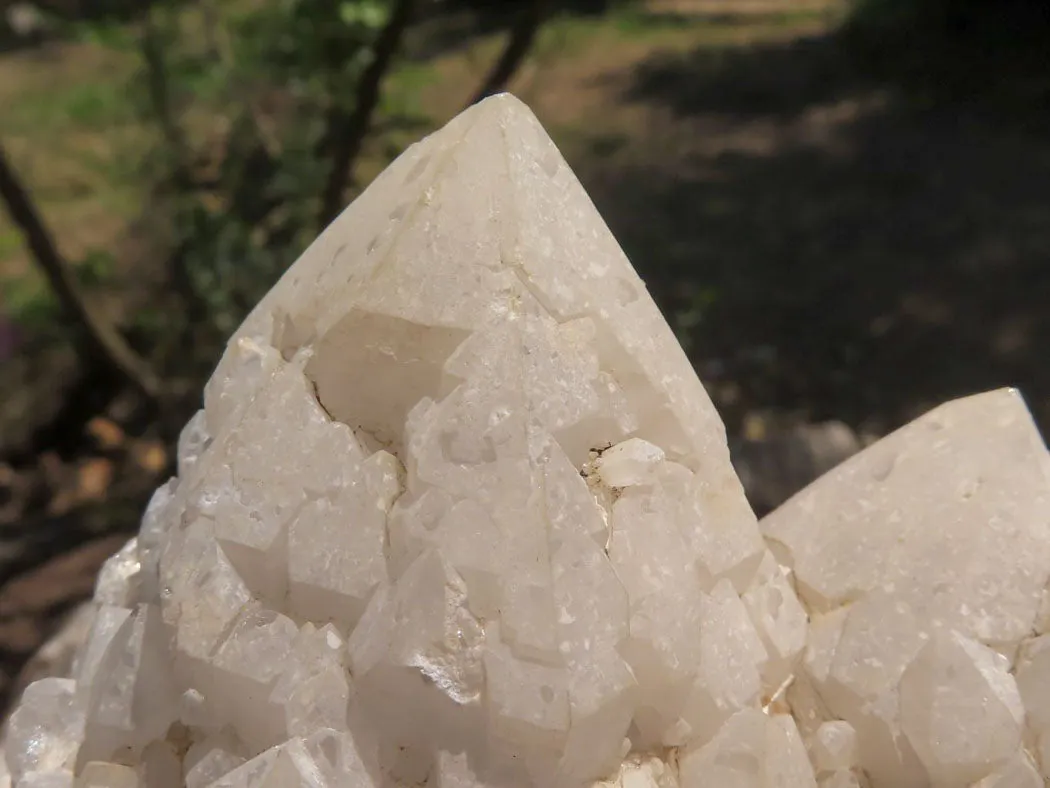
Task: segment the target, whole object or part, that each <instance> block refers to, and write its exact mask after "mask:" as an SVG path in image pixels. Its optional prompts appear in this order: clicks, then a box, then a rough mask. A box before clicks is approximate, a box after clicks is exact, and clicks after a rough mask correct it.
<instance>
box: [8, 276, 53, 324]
mask: <svg viewBox="0 0 1050 788" xmlns="http://www.w3.org/2000/svg"><path fill="white" fill-rule="evenodd" d="M0 307H2V308H3V311H4V313H5V316H6V317H7V318H8V319H9V320H11V322H13V323H14V324H15V325H17V326H19V327H20V328H23V329H25V330H27V331H30V332H32V331H37V330H42V329H45V328H47V327H48V326H50V325H52V324H53V323H54V322H55V321H56V320H57V319H58V317H59V308H58V302H57V301H56V300H55V297H54V295H52V293H51V291H50V290H49V289H48V288H47V286H46V285H45V284H44V281H43V279H41V277H40V276H39V275H37V274H36V272H27V273H25V274H22V275H21V276H12V277H9V278H7V279H4V280H2V281H0Z"/></svg>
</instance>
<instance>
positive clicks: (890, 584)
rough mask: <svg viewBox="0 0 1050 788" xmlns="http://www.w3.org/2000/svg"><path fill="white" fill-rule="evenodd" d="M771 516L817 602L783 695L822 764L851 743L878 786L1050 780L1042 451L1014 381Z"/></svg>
mask: <svg viewBox="0 0 1050 788" xmlns="http://www.w3.org/2000/svg"><path fill="white" fill-rule="evenodd" d="M762 527H763V532H764V534H765V536H766V537H767V539H769V540H770V543H771V544H772V545H774V551H775V552H776V554H777V556H778V557H779V558H781V560H783V561H784V562H785V563H786V564H788V565H789V566H791V567H792V568H793V570H794V576H795V580H796V584H797V588H798V591H799V594H800V596H801V598H802V601H803V602H804V603H805V604H806V605H807V606H808V608H809V610H810V614H811V622H812V623H811V628H810V634H809V640H808V644H807V648H806V653H805V658H804V661H803V669H802V671H801V672H800V675H799V676H798V680H797V681H796V682H795V684H794V685H793V686H792V688H791V689H790V690H789V691H788V700H789V701H790V702H791V703H792V706H793V709H794V711H795V714H796V717H797V718H798V720H799V723H800V726H801V727H802V729H803V731H804V732H806V733H810V732H812V736H813V741H814V743H813V745H812V746H811V751H813V752H815V753H816V759H815V763H816V764H818V767H819V768H821V769H823V768H838V764H837V763H835V759H837V758H839V757H840V756H839V755H837V754H834V753H833V751H834V750H840V751H842V752H845V751H846V750H847V749H850V750H853V751H854V752H855V753H856V763H855V764H854V765H856V766H860V767H862V768H863V769H864V770H865V771H866V772H867V774H868V775H869V776H870V778H871V780H872V782H873V783H874V784H875V785H877V786H901V788H908V787H910V786H915V787H916V788H918V787H919V786H927V785H935V786H969V785H975V786H976V785H980V786H990V785H1018V786H1020V785H1032V786H1035V785H1039V784H1042V779H1041V778H1039V777H1038V774H1037V771H1036V766H1035V764H1036V763H1041V764H1042V769H1043V774H1044V776H1047V777H1050V759H1048V758H1047V757H1046V754H1047V752H1046V749H1045V746H1046V742H1047V741H1048V740H1050V715H1048V712H1047V709H1048V708H1050V706H1048V703H1050V660H1048V659H1047V658H1046V656H1045V655H1047V654H1050V651H1047V649H1046V641H1047V637H1048V636H1047V634H1046V633H1047V632H1048V629H1050V616H1048V613H1050V595H1048V581H1050V455H1048V453H1047V450H1046V447H1045V445H1044V444H1043V441H1042V439H1041V438H1040V436H1039V433H1038V431H1037V430H1036V427H1035V425H1034V424H1033V423H1032V419H1031V417H1030V416H1029V414H1028V411H1027V409H1026V408H1025V406H1024V403H1023V401H1022V400H1021V397H1020V395H1019V394H1018V393H1017V392H1016V391H1014V390H1011V389H1003V390H1000V391H993V392H990V393H987V394H980V395H977V396H973V397H968V398H966V399H961V400H957V401H955V402H951V403H948V404H947V405H943V406H942V407H940V408H937V409H936V410H934V411H932V412H930V413H928V414H927V415H926V416H923V417H922V418H920V419H918V420H917V421H915V422H913V423H912V424H909V425H908V426H906V427H904V428H903V429H901V430H898V431H897V432H896V433H894V434H892V435H890V436H888V437H886V438H884V439H883V440H881V441H879V442H878V443H877V444H875V445H874V446H872V447H870V448H868V449H867V450H865V451H864V452H862V453H861V454H859V455H857V456H856V457H854V458H853V459H851V460H849V461H847V462H846V463H845V464H843V465H842V466H840V467H839V468H837V469H836V470H833V471H832V472H830V473H829V474H827V475H826V476H824V477H823V478H822V479H820V480H818V481H817V482H815V483H814V484H813V485H811V486H810V487H809V488H807V489H806V490H804V491H802V492H801V493H799V494H798V495H797V496H795V497H794V498H793V499H792V500H790V501H788V502H787V503H786V504H785V505H784V506H782V507H781V508H780V509H779V510H777V511H775V512H773V513H772V514H771V515H769V516H768V517H767V518H765V519H764V520H763V522H762ZM806 709H808V710H809V713H804V711H803V710H806ZM825 720H827V721H825ZM822 723H823V724H822ZM831 726H834V727H831ZM842 726H845V727H842ZM843 742H848V743H849V744H848V747H847V746H846V745H845V744H843Z"/></svg>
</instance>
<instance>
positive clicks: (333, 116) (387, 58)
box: [318, 0, 416, 227]
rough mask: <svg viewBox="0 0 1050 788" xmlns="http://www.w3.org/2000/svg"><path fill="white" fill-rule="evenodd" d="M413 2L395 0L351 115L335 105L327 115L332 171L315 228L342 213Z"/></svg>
mask: <svg viewBox="0 0 1050 788" xmlns="http://www.w3.org/2000/svg"><path fill="white" fill-rule="evenodd" d="M415 6H416V0H398V1H397V2H396V3H395V4H394V8H393V10H392V11H391V13H390V18H389V19H388V20H387V23H386V25H385V26H384V27H383V29H382V30H381V31H380V32H379V36H378V37H377V38H376V43H375V48H374V52H373V56H372V61H371V62H370V63H369V64H368V67H367V68H366V69H365V70H364V71H363V72H362V73H361V78H360V79H359V80H358V83H357V90H356V91H355V99H356V100H355V103H354V109H353V111H352V112H346V110H345V109H344V108H343V107H342V106H341V105H339V103H338V102H337V103H336V104H335V105H334V106H333V107H332V110H331V111H330V112H329V114H328V119H327V123H326V130H325V135H324V139H325V140H326V141H327V142H328V144H329V145H330V146H331V148H330V151H331V157H332V161H331V169H330V170H329V173H328V180H327V182H326V183H325V187H324V190H323V191H322V192H321V209H320V212H319V214H318V224H319V225H320V226H321V227H325V226H327V225H328V224H329V223H331V221H332V220H333V219H334V218H335V217H336V216H338V215H339V212H340V211H341V210H342V209H343V195H344V194H345V192H346V187H347V184H348V183H349V182H350V175H351V173H352V172H353V168H354V163H355V161H356V160H357V157H358V155H359V154H360V153H361V147H362V146H363V145H364V141H365V137H366V136H367V135H368V129H369V126H371V123H372V115H373V114H374V112H375V109H376V107H377V106H378V105H379V97H380V88H381V87H382V82H383V77H385V76H386V73H387V71H388V70H389V69H390V66H391V64H392V63H393V61H394V55H395V54H396V53H397V50H398V48H399V47H400V46H401V39H402V38H403V36H404V34H405V30H406V29H407V28H408V24H409V22H410V21H411V20H412V14H413V12H414V11H415Z"/></svg>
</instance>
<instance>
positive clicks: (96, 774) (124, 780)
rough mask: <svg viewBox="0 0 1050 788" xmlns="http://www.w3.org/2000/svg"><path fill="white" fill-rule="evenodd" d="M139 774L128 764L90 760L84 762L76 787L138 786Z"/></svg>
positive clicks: (124, 787)
mask: <svg viewBox="0 0 1050 788" xmlns="http://www.w3.org/2000/svg"><path fill="white" fill-rule="evenodd" d="M140 784H141V783H140V782H139V776H138V774H137V773H136V772H135V770H134V769H132V768H131V767H130V766H121V765H120V764H116V763H104V762H101V761H92V762H90V763H86V764H84V766H83V768H81V769H80V773H79V774H78V775H77V779H76V781H75V783H74V785H75V787H76V788H139V786H140Z"/></svg>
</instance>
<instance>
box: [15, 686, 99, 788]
mask: <svg viewBox="0 0 1050 788" xmlns="http://www.w3.org/2000/svg"><path fill="white" fill-rule="evenodd" d="M83 730H84V712H83V711H82V709H81V707H80V705H79V704H78V703H77V702H76V682H74V681H73V680H72V679H58V678H48V679H41V680H40V681H36V682H34V683H32V684H30V685H29V687H28V688H27V689H26V691H25V694H24V695H23V696H22V701H21V703H20V704H19V706H18V708H17V709H16V710H15V712H14V714H12V715H11V719H10V721H9V722H8V725H7V745H6V747H5V753H6V756H7V766H8V768H9V769H10V770H11V778H12V781H13V782H14V784H15V785H16V786H18V785H19V784H20V782H19V781H20V780H22V778H23V775H25V774H27V773H30V772H38V773H41V774H45V773H48V772H57V771H61V770H65V769H72V767H73V760H74V759H75V758H76V755H77V750H78V749H79V747H80V742H81V739H82V738H83V735H84V733H83Z"/></svg>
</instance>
